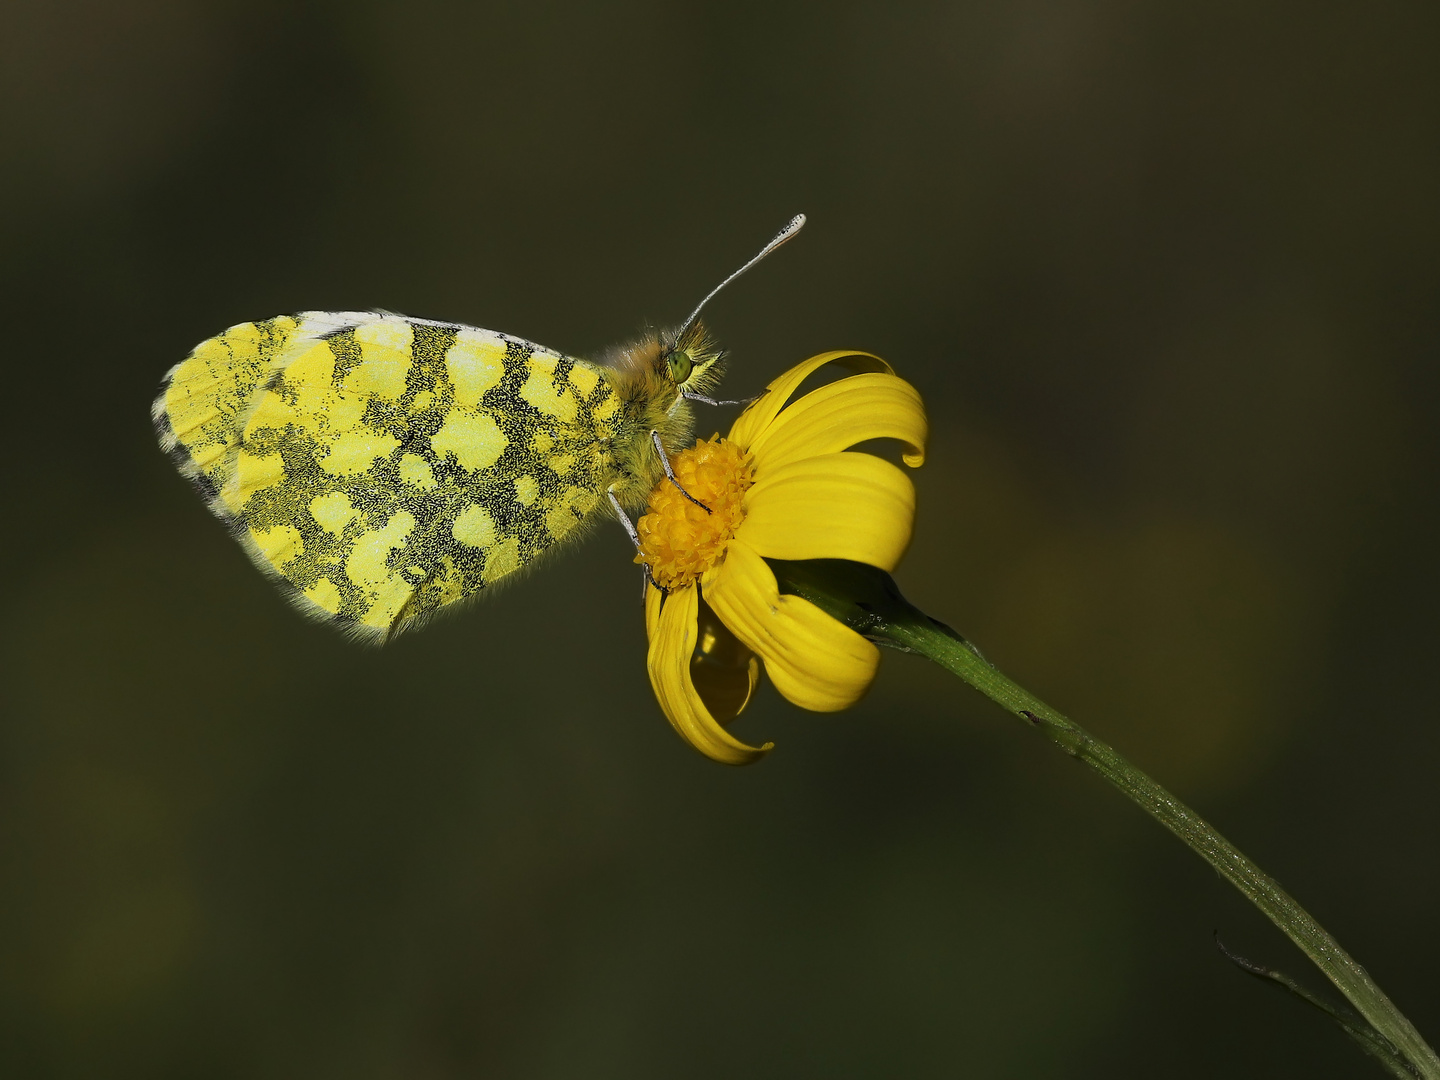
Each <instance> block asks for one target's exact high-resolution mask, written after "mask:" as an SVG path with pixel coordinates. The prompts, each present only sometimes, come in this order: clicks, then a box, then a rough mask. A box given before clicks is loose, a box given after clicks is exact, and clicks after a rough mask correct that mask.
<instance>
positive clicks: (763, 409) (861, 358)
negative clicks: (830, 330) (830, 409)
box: [729, 349, 894, 450]
mask: <svg viewBox="0 0 1440 1080" xmlns="http://www.w3.org/2000/svg"><path fill="white" fill-rule="evenodd" d="M826 364H840V365H841V366H843V367H848V368H849V369H850V370H851V371H883V372H886V373H888V374H893V373H894V369H892V368H891V367H890V365H889V364H887V363H886V362H885V361H884V360H881V359H880V358H879V357H878V356H872V355H871V354H870V353H867V352H856V351H854V350H851V349H838V350H836V351H835V352H827V353H821V354H820V355H819V356H812V357H811V358H810V359H809V360H806V361H805V362H804V363H803V364H799V365H797V366H795V367H793V368H791V369H790V370H789V371H787V372H785V374H784V375H781V376H780V377H779V378H778V379H776V380H775V381H774V382H772V383H771V384H770V385H769V386H767V387H766V388H765V393H763V394H761V395H760V398H759V400H757V401H756V402H755V403H754V404H753V405H751V406H750V407H749V408H748V409H746V410H745V411H744V412H743V413H741V414H740V417H739V419H737V420H736V421H735V425H734V426H733V427H732V428H731V429H730V435H729V438H730V441H731V442H734V443H739V444H740V446H741V447H742V448H744V449H746V450H749V449H750V444H751V443H752V442H753V441H754V440H755V439H756V438H758V437H759V435H760V433H761V432H762V431H764V430H765V429H766V428H767V427H769V426H770V422H771V421H772V420H774V419H775V417H776V415H777V414H778V413H779V412H780V410H781V409H783V408H784V407H785V403H786V402H787V401H789V400H790V395H792V394H793V393H795V390H796V389H797V388H798V387H799V385H800V384H801V383H802V382H804V381H805V377H806V376H807V375H809V374H810V373H811V372H812V371H816V370H818V369H819V368H822V367H824V366H825V365H826Z"/></svg>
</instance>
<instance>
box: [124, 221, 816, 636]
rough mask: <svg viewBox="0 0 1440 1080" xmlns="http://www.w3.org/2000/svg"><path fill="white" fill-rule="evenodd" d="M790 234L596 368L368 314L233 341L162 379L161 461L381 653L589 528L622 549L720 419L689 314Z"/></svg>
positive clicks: (319, 607) (718, 359) (265, 558)
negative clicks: (616, 536)
mask: <svg viewBox="0 0 1440 1080" xmlns="http://www.w3.org/2000/svg"><path fill="white" fill-rule="evenodd" d="M804 223H805V217H804V215H803V214H801V215H796V217H794V218H793V219H792V220H791V221H790V222H789V224H787V225H786V226H785V228H784V229H782V230H781V231H780V232H779V233H778V234H777V235H776V236H775V238H774V239H772V240H771V241H770V243H768V244H767V245H766V246H765V247H764V248H763V249H762V250H761V251H760V252H759V254H757V255H756V256H755V257H754V258H753V259H751V260H750V261H749V262H747V263H746V264H745V265H744V266H742V267H741V268H740V269H739V270H737V271H735V272H734V273H733V274H731V275H730V276H729V277H727V278H726V279H725V280H724V281H722V282H721V283H720V285H718V286H717V287H716V288H715V289H713V290H712V291H711V292H710V293H709V295H707V296H706V297H705V299H704V300H702V301H701V302H700V304H699V306H697V307H696V309H695V310H694V311H693V312H692V313H691V314H690V317H689V318H687V319H686V320H685V322H684V323H683V324H681V326H680V327H679V329H677V330H675V331H673V332H665V331H653V332H650V333H648V334H646V335H645V336H644V337H642V338H640V339H639V340H637V341H634V342H631V343H629V344H627V345H623V346H620V347H618V348H615V349H613V350H611V351H610V352H609V353H608V354H606V355H604V356H602V357H600V358H599V359H598V360H587V359H581V358H579V357H571V356H565V355H563V354H561V353H558V352H555V351H553V350H551V349H546V348H544V347H542V346H539V345H536V344H533V343H532V342H529V341H526V340H524V339H522V338H519V337H515V336H513V335H510V334H502V333H497V332H495V331H493V330H483V329H480V328H479V327H474V326H466V325H463V324H461V323H449V322H436V321H432V320H428V319H414V318H408V317H406V316H403V315H396V314H393V313H391V312H385V311H338V312H337V311H308V312H303V313H301V314H298V315H285V316H279V317H276V318H273V319H266V320H264V321H262V322H249V323H241V324H239V325H238V326H232V327H231V328H230V329H228V330H226V331H224V332H223V333H221V334H218V335H217V336H215V337H212V338H210V339H208V340H206V341H203V342H201V343H200V344H199V345H197V346H196V347H195V349H194V350H193V351H192V352H191V353H190V355H189V356H187V357H186V358H185V359H184V360H182V361H181V362H180V363H179V364H177V365H175V367H174V368H172V369H171V370H170V371H169V372H168V373H167V374H166V376H165V379H164V381H163V384H162V389H161V392H160V396H159V397H158V398H157V399H156V400H155V404H154V406H153V408H152V410H151V415H152V417H153V419H154V422H155V428H156V432H157V435H158V437H159V441H160V446H161V448H162V449H163V450H165V451H166V452H167V453H168V454H169V455H170V456H171V458H172V460H173V461H174V462H175V464H176V466H177V467H178V468H179V470H180V472H181V473H182V474H183V475H184V476H186V477H188V478H189V479H190V480H192V481H193V482H194V484H195V486H196V487H197V488H198V490H199V491H200V493H201V495H202V497H203V498H204V499H205V501H206V503H207V504H208V506H209V507H210V509H211V511H212V512H214V514H215V515H216V516H217V517H219V518H220V520H221V521H223V522H225V524H226V525H227V526H228V527H229V529H230V531H231V533H232V534H233V535H234V536H235V538H236V539H237V540H238V541H239V542H240V544H241V546H242V547H243V548H244V549H245V551H246V552H247V553H248V554H249V556H250V558H251V559H252V560H253V561H254V562H255V564H256V566H258V567H259V568H260V569H261V570H262V571H263V572H265V573H266V574H267V575H269V576H270V577H272V578H273V579H274V580H275V581H276V582H277V584H279V586H280V587H281V589H282V591H283V592H284V593H285V594H286V596H287V597H288V598H289V599H290V600H291V601H292V602H293V603H294V604H295V605H296V606H297V607H298V608H299V609H300V610H301V611H302V612H304V613H305V614H306V615H309V616H312V617H315V618H318V619H322V620H325V621H328V622H330V623H333V624H335V625H337V626H338V627H339V628H341V629H342V630H344V631H345V632H346V633H348V634H350V635H351V636H353V637H355V638H357V639H360V640H363V641H369V642H375V643H379V642H383V641H386V640H389V639H390V638H393V637H394V636H395V635H396V634H397V633H399V632H400V631H401V630H404V629H409V628H411V627H415V626H418V625H420V624H422V623H423V622H424V621H425V620H427V619H429V618H431V617H433V616H434V615H435V614H436V613H438V612H440V611H442V610H444V609H446V608H447V607H450V606H452V605H454V604H456V603H458V602H460V601H463V600H467V599H469V598H471V597H474V596H476V595H477V594H479V593H481V592H483V591H484V590H485V589H487V588H490V587H491V586H494V585H495V584H497V583H498V582H500V581H502V580H504V579H505V578H507V577H509V576H510V575H512V574H514V573H515V572H516V571H518V570H520V569H521V568H522V567H526V566H530V565H532V564H533V562H534V560H535V559H536V558H537V557H539V556H540V555H542V554H543V553H545V552H547V551H549V550H551V549H553V548H554V547H555V546H556V545H558V544H559V543H561V542H562V541H566V540H570V539H574V538H578V537H579V536H581V535H583V533H584V531H585V530H586V528H587V527H588V526H590V525H592V524H593V523H594V522H596V521H599V520H601V519H603V518H606V517H618V519H619V520H620V521H621V523H622V524H624V525H625V527H626V528H627V530H628V531H629V532H630V534H631V537H632V539H634V538H635V532H634V529H633V526H631V525H630V521H629V517H628V515H627V510H629V511H633V510H635V509H638V508H640V507H643V505H644V503H645V500H646V497H647V496H648V494H649V492H650V491H651V489H652V488H653V487H654V485H655V484H656V483H657V482H658V481H659V480H660V479H661V478H662V477H664V476H666V475H667V474H668V475H671V479H672V481H673V479H674V477H673V474H671V470H670V466H669V455H670V454H671V453H673V452H675V451H677V450H679V449H681V448H683V447H684V446H685V445H687V444H688V442H689V440H690V439H691V438H692V435H693V427H694V415H693V410H692V407H691V402H701V403H706V404H712V405H718V404H734V403H733V402H732V403H726V402H719V401H716V400H715V399H714V398H713V397H712V396H711V394H712V392H713V391H714V389H715V387H716V385H717V384H718V382H719V380H720V377H721V375H722V374H723V370H724V364H725V354H724V353H723V352H721V351H720V350H719V349H718V348H716V346H715V345H714V343H713V342H712V340H711V338H710V336H709V334H708V332H707V331H706V329H705V327H704V325H703V324H702V323H701V322H700V321H699V315H700V312H701V310H702V309H703V308H704V306H705V305H706V304H707V303H708V302H709V301H710V299H711V298H712V297H714V296H715V294H716V293H718V292H719V291H720V290H721V289H723V288H724V287H725V286H726V285H728V284H729V283H730V282H732V281H734V280H735V279H736V278H737V277H739V276H740V275H741V274H743V273H745V271H747V270H749V269H750V268H751V267H752V266H754V265H755V264H756V263H758V262H759V261H760V260H761V259H763V258H765V257H766V256H767V255H769V254H770V253H771V252H772V251H774V250H775V249H776V248H778V247H779V246H780V245H781V244H783V243H785V242H786V241H787V240H789V239H791V238H792V237H793V236H794V235H795V234H796V233H797V232H799V231H800V229H801V228H802V227H803V225H804ZM677 486H678V485H677ZM682 490H683V489H682Z"/></svg>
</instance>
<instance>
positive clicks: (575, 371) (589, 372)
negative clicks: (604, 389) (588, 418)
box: [570, 363, 600, 397]
mask: <svg viewBox="0 0 1440 1080" xmlns="http://www.w3.org/2000/svg"><path fill="white" fill-rule="evenodd" d="M570 385H571V386H573V387H575V389H576V390H578V391H580V396H581V397H589V396H590V391H592V390H594V389H595V387H597V386H598V385H600V373H599V372H598V371H595V370H593V369H591V368H590V367H587V366H586V365H585V364H580V363H577V364H576V365H575V366H574V367H573V368H571V369H570Z"/></svg>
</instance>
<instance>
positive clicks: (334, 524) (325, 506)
mask: <svg viewBox="0 0 1440 1080" xmlns="http://www.w3.org/2000/svg"><path fill="white" fill-rule="evenodd" d="M310 513H311V515H312V516H313V517H314V518H315V520H316V521H317V522H319V524H320V527H321V528H322V529H327V530H329V531H330V532H332V533H335V534H336V535H337V536H338V535H339V534H340V533H342V532H344V531H345V526H346V525H349V524H350V522H352V521H354V520H355V519H356V518H358V517H359V516H360V515H359V513H358V512H357V511H356V509H355V507H354V506H352V505H351V504H350V497H349V496H348V495H346V494H345V493H344V492H343V491H333V492H331V493H330V494H329V495H321V496H320V497H319V498H318V499H315V500H313V501H312V502H311V503H310Z"/></svg>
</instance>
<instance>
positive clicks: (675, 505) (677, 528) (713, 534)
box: [635, 435, 755, 589]
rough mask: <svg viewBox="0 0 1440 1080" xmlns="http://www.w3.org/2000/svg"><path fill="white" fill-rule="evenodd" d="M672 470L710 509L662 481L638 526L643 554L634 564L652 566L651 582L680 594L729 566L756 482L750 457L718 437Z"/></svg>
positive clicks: (679, 458)
mask: <svg viewBox="0 0 1440 1080" xmlns="http://www.w3.org/2000/svg"><path fill="white" fill-rule="evenodd" d="M670 464H671V467H672V468H673V469H674V470H675V479H676V480H677V481H679V483H680V486H681V487H683V488H684V489H685V491H687V492H689V493H690V494H691V495H692V496H694V498H695V499H696V500H698V501H699V502H701V503H704V504H705V505H704V506H697V505H696V504H695V503H694V502H692V501H691V500H690V499H687V498H686V497H685V495H684V494H682V493H681V491H680V488H677V487H676V486H675V485H674V484H673V483H671V482H670V480H669V479H668V478H667V479H665V480H662V481H661V482H660V484H659V485H658V486H657V487H656V488H655V491H654V493H653V494H652V495H651V496H650V509H649V512H647V513H646V514H645V516H644V517H642V518H641V519H640V521H639V524H638V525H637V526H636V528H637V530H638V531H639V533H640V553H639V554H638V555H636V556H635V561H636V562H644V563H647V564H648V565H649V567H650V577H651V579H652V580H653V581H654V582H655V583H656V584H657V585H659V586H660V587H661V588H663V589H678V588H684V587H685V586H687V585H693V584H695V582H696V581H698V580H699V579H700V576H701V575H702V574H704V573H705V571H707V570H709V569H711V568H712V567H714V566H718V565H719V564H720V563H721V562H723V561H724V559H725V548H726V545H728V544H729V542H730V540H731V539H732V538H733V537H734V536H735V532H736V530H737V529H739V527H740V523H741V522H742V521H743V520H744V519H745V506H744V499H745V492H746V491H748V490H749V489H750V486H751V484H753V483H754V482H755V476H754V469H753V467H752V466H751V463H750V457H749V455H748V454H746V453H745V451H744V450H742V449H741V448H740V447H739V446H737V445H736V444H735V443H733V442H730V441H729V440H728V439H722V438H721V437H720V436H719V435H715V436H712V437H711V438H710V439H708V440H697V441H696V443H695V445H694V446H693V447H692V448H691V449H689V450H682V451H681V452H680V453H678V454H676V455H675V456H674V457H673V458H672V459H671V462H670ZM707 509H708V511H709V512H708V513H707V512H706V511H707Z"/></svg>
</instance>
